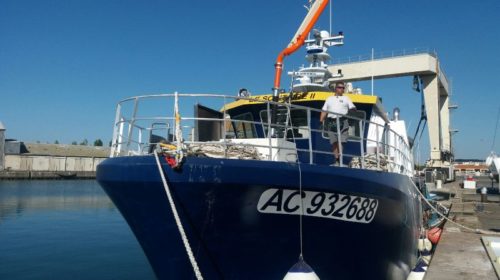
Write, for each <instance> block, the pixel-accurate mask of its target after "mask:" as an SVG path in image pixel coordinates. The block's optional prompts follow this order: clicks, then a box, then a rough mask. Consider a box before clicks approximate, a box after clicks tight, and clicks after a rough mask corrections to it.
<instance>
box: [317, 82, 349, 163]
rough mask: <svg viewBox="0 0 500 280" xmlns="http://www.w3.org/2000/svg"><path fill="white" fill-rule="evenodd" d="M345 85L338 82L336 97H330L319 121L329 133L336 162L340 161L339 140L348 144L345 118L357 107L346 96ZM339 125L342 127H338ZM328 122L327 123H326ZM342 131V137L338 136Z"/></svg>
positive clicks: (347, 127) (347, 123)
mask: <svg viewBox="0 0 500 280" xmlns="http://www.w3.org/2000/svg"><path fill="white" fill-rule="evenodd" d="M344 90H345V83H344V82H337V84H336V85H335V95H332V96H330V97H328V98H327V99H326V100H325V104H324V105H323V111H328V113H327V112H321V115H320V117H319V121H320V122H321V123H322V124H323V127H324V128H325V130H326V131H327V132H328V136H329V137H330V143H331V144H332V145H333V154H334V155H335V162H338V161H339V138H340V141H342V143H345V142H347V136H348V132H349V122H348V121H347V118H344V117H343V116H345V115H346V114H347V113H349V111H352V110H356V106H354V104H353V103H352V101H351V99H349V97H347V96H344ZM337 118H338V124H339V125H340V127H337ZM325 121H326V122H325ZM339 131H340V137H339V135H338V134H337V133H338V132H339Z"/></svg>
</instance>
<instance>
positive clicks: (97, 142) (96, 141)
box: [94, 139, 102, 147]
mask: <svg viewBox="0 0 500 280" xmlns="http://www.w3.org/2000/svg"><path fill="white" fill-rule="evenodd" d="M94 146H96V147H102V140H101V139H97V140H95V141H94Z"/></svg>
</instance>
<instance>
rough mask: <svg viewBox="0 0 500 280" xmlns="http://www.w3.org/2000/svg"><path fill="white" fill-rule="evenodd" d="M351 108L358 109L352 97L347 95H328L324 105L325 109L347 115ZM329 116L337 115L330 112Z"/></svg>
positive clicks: (334, 116)
mask: <svg viewBox="0 0 500 280" xmlns="http://www.w3.org/2000/svg"><path fill="white" fill-rule="evenodd" d="M350 109H356V106H354V104H353V103H352V101H351V99H349V97H347V96H344V95H342V96H336V95H332V96H330V97H328V98H327V99H326V101H325V104H324V105H323V111H329V112H333V113H337V114H339V115H345V114H347V112H349V110H350ZM328 117H329V118H336V117H337V115H335V114H332V113H328Z"/></svg>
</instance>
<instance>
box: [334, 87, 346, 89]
mask: <svg viewBox="0 0 500 280" xmlns="http://www.w3.org/2000/svg"><path fill="white" fill-rule="evenodd" d="M336 88H342V89H343V88H345V87H336Z"/></svg>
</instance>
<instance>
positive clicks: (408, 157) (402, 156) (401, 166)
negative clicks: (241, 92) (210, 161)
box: [112, 94, 413, 175]
mask: <svg viewBox="0 0 500 280" xmlns="http://www.w3.org/2000/svg"><path fill="white" fill-rule="evenodd" d="M178 96H179V99H180V100H181V102H180V103H179V104H183V102H182V100H184V99H186V100H187V101H189V98H191V101H192V102H193V103H194V102H198V101H199V100H200V99H201V98H200V97H203V101H204V102H210V101H212V102H211V103H210V104H211V107H216V108H225V107H226V106H225V105H226V104H227V103H229V102H233V101H234V100H237V99H248V100H257V99H254V98H251V97H237V96H228V95H221V94H178ZM193 97H196V98H193ZM151 98H166V99H167V101H168V100H170V101H172V102H173V99H174V94H154V95H141V96H135V97H132V98H127V99H124V100H122V101H120V102H119V104H118V106H117V112H116V116H115V126H114V130H113V141H112V156H121V155H139V154H147V153H148V152H150V151H149V150H150V148H151V145H152V144H154V143H153V142H151V139H143V138H144V136H150V135H151V134H152V133H157V134H158V135H160V136H161V135H162V136H164V138H165V139H167V140H168V139H171V137H172V136H171V132H172V131H171V129H172V124H173V123H174V121H175V119H176V118H175V116H174V115H173V114H171V112H172V111H165V108H168V107H166V106H165V104H167V105H168V103H165V102H164V101H163V100H162V101H161V104H162V106H161V111H160V112H157V113H156V114H155V112H153V113H151V112H149V111H147V113H148V114H147V115H146V114H144V112H142V110H147V109H148V108H147V106H142V105H141V106H140V105H139V104H143V102H144V101H145V100H149V99H151ZM217 101H218V103H216V102H217ZM258 101H259V102H260V103H259V104H261V105H264V107H263V108H265V110H266V111H267V120H261V119H260V118H259V119H258V120H247V119H241V120H239V119H226V118H222V119H220V118H210V117H195V116H194V114H193V113H192V108H193V107H190V106H186V105H181V106H180V108H179V110H180V112H181V118H180V121H181V125H182V127H183V131H184V132H185V134H186V136H188V135H187V134H189V133H190V132H191V136H192V133H193V132H192V130H193V128H194V123H195V121H204V122H214V123H217V122H218V123H219V127H220V128H221V129H223V133H221V137H220V141H219V142H217V143H220V145H222V146H223V147H224V148H223V149H224V155H223V156H224V157H227V156H228V155H227V150H228V148H229V147H231V146H235V145H239V144H238V143H236V142H234V143H233V142H231V141H234V140H232V135H231V134H230V133H228V132H229V131H227V130H226V128H227V126H228V124H231V126H232V124H233V123H234V124H238V123H240V124H248V125H253V126H256V127H260V128H262V129H264V127H265V128H267V129H268V131H269V129H271V128H275V129H278V130H280V131H283V139H284V140H285V141H289V142H290V141H291V142H295V143H297V142H296V141H300V140H306V142H303V143H304V144H306V145H305V146H302V147H301V148H299V147H297V146H293V148H290V147H281V146H273V143H272V142H273V140H272V139H274V138H269V141H268V143H267V144H264V145H263V144H262V143H260V144H256V143H253V144H247V143H246V145H249V146H254V147H255V148H266V149H268V151H267V154H268V155H269V156H271V155H272V154H273V152H274V150H275V149H278V150H284V151H286V150H293V152H294V153H296V155H297V157H298V158H299V157H301V156H299V155H300V154H302V160H301V163H308V164H312V163H314V160H313V159H314V158H315V157H316V156H319V155H332V153H331V147H330V148H328V149H324V150H319V149H313V148H312V143H313V142H312V140H313V137H316V138H317V137H320V138H321V137H324V135H323V133H324V131H323V130H322V129H315V128H312V127H311V122H312V119H311V116H312V114H313V113H315V114H319V113H320V112H322V110H320V109H316V108H311V107H306V106H302V105H296V104H290V103H282V102H274V101H271V100H269V101H267V100H262V99H258ZM148 102H149V101H148ZM220 102H222V103H223V104H219V103H220ZM146 103H147V102H146ZM214 103H216V104H214ZM263 103H267V104H263ZM277 104H279V105H280V106H281V107H282V108H287V112H289V111H292V113H291V114H292V115H291V116H292V117H293V114H294V113H293V112H295V110H304V111H305V112H306V114H305V116H306V118H307V123H305V124H304V123H301V125H298V124H296V123H292V122H289V121H286V123H285V122H284V123H275V124H272V123H271V121H270V116H271V110H272V107H273V105H277ZM212 105H213V106H212ZM127 106H128V107H127ZM130 106H131V107H132V108H129V107H130ZM171 108H173V103H172V106H171ZM127 109H128V110H127ZM292 109H293V110H292ZM186 111H189V112H191V113H190V114H189V113H186ZM222 112H225V111H221V113H222ZM330 113H331V112H330ZM345 117H346V118H347V119H350V120H351V123H352V124H351V125H352V126H354V127H355V131H356V133H358V131H359V135H357V134H356V138H355V139H353V138H351V139H350V140H349V141H350V142H351V143H355V142H359V148H357V150H356V149H355V151H356V153H355V154H348V153H347V152H346V151H344V149H343V148H344V147H343V145H342V144H341V145H339V146H340V147H339V148H340V155H341V156H340V161H341V164H343V163H344V162H343V159H344V157H347V158H351V159H352V160H351V163H352V162H353V160H354V159H355V158H358V163H359V166H358V167H357V168H375V169H378V170H387V171H389V172H396V173H402V174H407V175H411V172H412V171H413V161H412V154H411V150H410V147H409V145H408V143H407V140H406V139H405V138H403V137H402V136H401V135H398V134H397V133H396V131H394V130H392V129H391V128H390V127H389V126H387V125H381V124H378V123H375V122H371V121H370V120H366V119H363V118H360V117H357V116H345ZM158 121H161V122H162V123H164V124H165V126H161V127H153V125H152V124H153V123H156V124H157V123H158ZM337 121H338V118H337ZM369 126H374V127H375V128H376V130H379V131H380V130H382V131H384V133H383V135H382V137H381V138H378V137H379V136H377V138H376V139H368V138H367V137H365V132H366V128H367V127H369ZM337 129H340V125H337ZM264 131H265V130H264ZM264 131H262V133H260V134H261V135H263V134H264ZM287 131H291V132H292V133H293V139H292V138H287ZM294 131H303V132H304V133H307V137H302V138H300V137H296V136H295V133H296V132H294ZM234 132H235V133H238V131H234ZM252 133H253V132H252ZM268 135H269V134H268ZM337 135H340V131H337ZM376 135H380V134H379V133H378V132H377V133H376ZM253 137H257V135H253ZM184 138H185V139H187V140H185V142H184V143H185V144H188V145H189V144H203V143H209V142H203V141H194V139H191V138H189V137H184ZM261 138H262V137H261ZM264 138H265V137H264ZM306 138H308V139H306ZM315 142H317V141H315ZM210 144H214V142H213V141H212V142H210ZM304 144H302V145H304ZM274 145H276V144H274ZM373 145H375V147H376V148H375V151H374V153H373V154H372V153H371V152H370V150H368V151H367V150H365V147H368V146H373ZM351 147H352V146H351ZM305 155H307V156H305ZM373 157H375V159H374V158H373ZM268 160H272V159H271V158H269V159H268ZM374 161H375V162H374ZM373 163H375V165H373Z"/></svg>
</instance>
